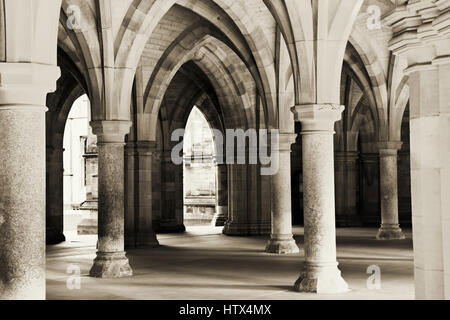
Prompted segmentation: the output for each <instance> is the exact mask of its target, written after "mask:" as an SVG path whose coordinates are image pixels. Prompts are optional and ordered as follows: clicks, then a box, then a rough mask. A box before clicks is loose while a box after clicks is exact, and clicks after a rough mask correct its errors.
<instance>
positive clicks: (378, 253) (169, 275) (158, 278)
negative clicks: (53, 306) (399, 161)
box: [47, 227, 414, 300]
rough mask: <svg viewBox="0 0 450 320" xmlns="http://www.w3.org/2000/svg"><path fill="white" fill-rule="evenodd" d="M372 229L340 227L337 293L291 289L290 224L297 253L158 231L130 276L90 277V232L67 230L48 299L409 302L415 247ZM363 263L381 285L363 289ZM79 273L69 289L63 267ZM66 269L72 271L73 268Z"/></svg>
mask: <svg viewBox="0 0 450 320" xmlns="http://www.w3.org/2000/svg"><path fill="white" fill-rule="evenodd" d="M376 232H377V230H376V229H355V228H352V229H338V231H337V234H338V260H339V262H340V269H341V271H342V274H343V277H344V279H345V280H346V281H347V282H348V284H349V286H350V287H351V289H352V291H351V292H349V293H346V294H341V295H315V294H302V293H297V292H295V291H293V290H292V285H293V284H294V282H295V280H296V279H297V277H298V275H299V271H300V268H301V265H302V259H303V254H304V253H303V250H302V246H301V244H302V243H303V229H302V228H295V238H296V240H297V243H298V244H300V247H301V252H300V254H297V255H287V256H277V255H269V254H266V253H264V246H265V243H266V241H267V237H249V238H242V237H227V236H224V235H222V234H221V229H220V228H215V229H211V228H203V227H201V228H192V229H189V230H188V232H186V233H184V234H171V235H159V236H158V239H159V241H160V243H161V247H159V248H155V249H146V250H131V251H129V252H128V257H129V259H130V263H131V265H132V267H133V270H134V273H135V276H134V277H131V278H125V279H112V280H111V279H93V278H90V277H88V276H87V274H88V272H89V269H90V267H91V265H92V260H93V259H94V258H95V252H96V249H95V243H96V237H95V236H94V237H92V236H85V237H77V236H75V235H73V234H72V235H68V241H67V242H65V243H63V244H61V245H58V246H51V247H47V298H48V299H83V300H85V299H87V300H95V299H127V300H128V299H152V300H153V299H156V300H160V299H169V300H178V299H192V300H197V299H198V300H204V299H206V300H210V299H213V300H222V299H225V300H226V299H236V300H241V299H256V300H260V299H261V300H265V299H270V300H277V299H283V300H295V299H358V300H359V299H413V298H414V283H413V251H412V240H411V235H410V234H409V235H408V240H402V241H388V242H380V241H377V240H374V237H375V235H376ZM369 266H378V267H379V268H380V270H381V286H382V287H381V290H369V289H368V288H367V279H368V278H369V277H370V275H369V274H367V268H368V267H369ZM77 267H78V268H80V270H81V289H80V290H69V289H67V285H66V284H67V280H68V279H69V276H70V274H68V271H70V270H75V269H76V268H77ZM71 268H72V269H71Z"/></svg>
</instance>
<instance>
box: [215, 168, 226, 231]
mask: <svg viewBox="0 0 450 320" xmlns="http://www.w3.org/2000/svg"><path fill="white" fill-rule="evenodd" d="M216 172H217V174H216V202H217V204H216V214H215V216H214V219H213V221H212V225H213V226H215V227H223V226H225V223H226V222H227V220H228V189H227V185H228V183H227V179H228V177H227V165H226V164H219V165H217V171H216Z"/></svg>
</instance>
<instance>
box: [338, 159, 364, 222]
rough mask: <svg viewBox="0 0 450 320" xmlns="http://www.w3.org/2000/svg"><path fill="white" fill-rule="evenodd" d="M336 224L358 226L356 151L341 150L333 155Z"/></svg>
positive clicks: (359, 220)
mask: <svg viewBox="0 0 450 320" xmlns="http://www.w3.org/2000/svg"><path fill="white" fill-rule="evenodd" d="M334 157H335V164H336V165H335V179H336V226H338V227H360V226H361V219H360V218H359V216H358V208H357V195H358V188H359V185H358V175H359V172H358V152H356V151H354V152H353V151H343V152H336V153H335V155H334Z"/></svg>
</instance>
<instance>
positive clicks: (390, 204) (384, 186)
mask: <svg viewBox="0 0 450 320" xmlns="http://www.w3.org/2000/svg"><path fill="white" fill-rule="evenodd" d="M401 146H402V143H401V142H380V143H379V144H378V148H379V150H380V192H381V228H380V230H379V231H378V234H377V239H378V240H401V239H405V235H404V234H403V232H402V229H400V224H399V220H398V183H397V179H398V176H397V165H398V161H397V154H398V150H400V148H401Z"/></svg>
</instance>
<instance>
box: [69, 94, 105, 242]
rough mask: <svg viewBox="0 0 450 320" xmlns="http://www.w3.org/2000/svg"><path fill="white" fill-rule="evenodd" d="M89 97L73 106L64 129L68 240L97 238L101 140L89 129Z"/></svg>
mask: <svg viewBox="0 0 450 320" xmlns="http://www.w3.org/2000/svg"><path fill="white" fill-rule="evenodd" d="M90 109H91V107H90V101H89V98H88V96H87V95H83V96H81V97H79V98H78V99H77V100H76V101H75V102H74V103H73V105H72V108H71V110H70V113H69V116H68V118H67V121H66V125H65V129H64V140H63V151H64V152H63V163H64V183H63V195H64V197H63V199H64V234H65V236H66V238H68V239H73V238H74V237H76V236H85V235H90V236H94V235H97V224H98V154H97V137H96V136H95V135H94V134H93V133H92V129H91V127H90V126H89V120H90V112H91V110H90Z"/></svg>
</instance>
